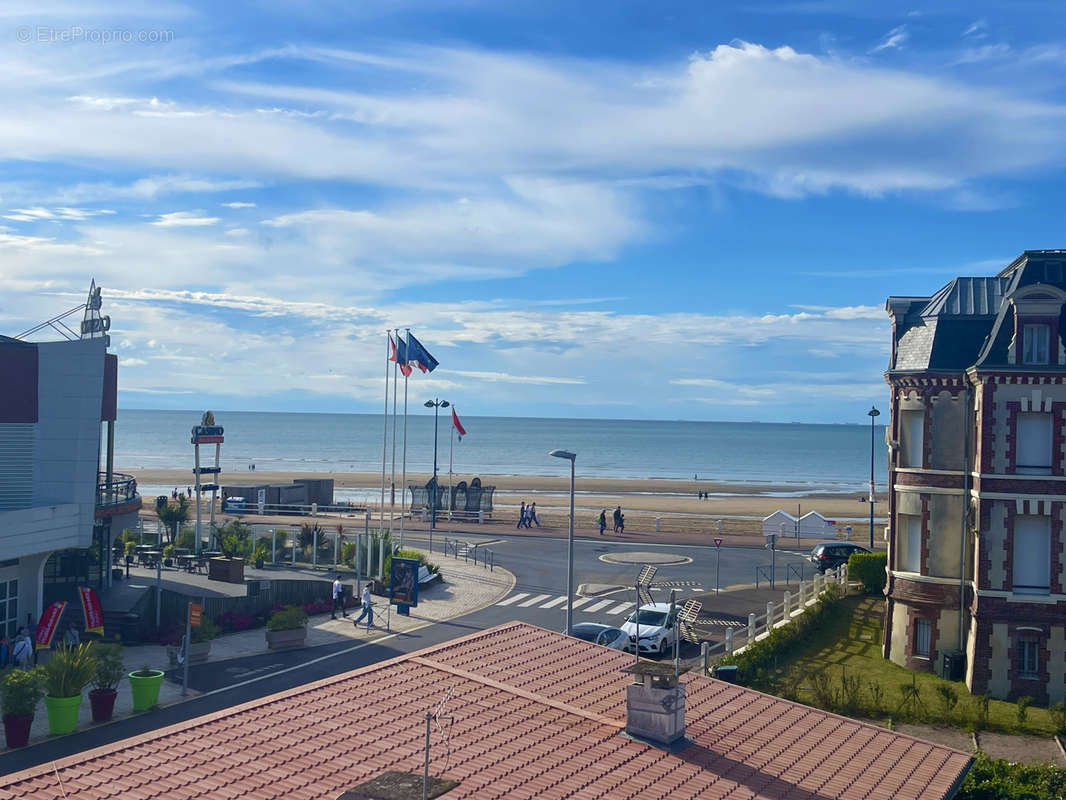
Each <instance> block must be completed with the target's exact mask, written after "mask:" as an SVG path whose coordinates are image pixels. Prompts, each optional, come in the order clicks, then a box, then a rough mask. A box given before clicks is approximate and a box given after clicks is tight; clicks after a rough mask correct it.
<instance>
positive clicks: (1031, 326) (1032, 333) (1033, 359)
mask: <svg viewBox="0 0 1066 800" xmlns="http://www.w3.org/2000/svg"><path fill="white" fill-rule="evenodd" d="M1050 355H1051V326H1050V325H1047V324H1044V323H1035V322H1034V323H1022V363H1023V364H1048V363H1050Z"/></svg>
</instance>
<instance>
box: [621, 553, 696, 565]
mask: <svg viewBox="0 0 1066 800" xmlns="http://www.w3.org/2000/svg"><path fill="white" fill-rule="evenodd" d="M600 561H605V562H607V563H608V564H654V565H656V566H664V565H670V564H691V563H692V559H691V558H689V557H688V556H679V555H674V554H673V553H645V552H639V553H632V552H631V553H605V554H604V555H602V556H600Z"/></svg>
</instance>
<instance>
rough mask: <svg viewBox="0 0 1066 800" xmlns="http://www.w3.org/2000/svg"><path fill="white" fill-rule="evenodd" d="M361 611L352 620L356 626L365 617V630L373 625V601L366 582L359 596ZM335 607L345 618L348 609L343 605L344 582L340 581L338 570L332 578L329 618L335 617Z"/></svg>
mask: <svg viewBox="0 0 1066 800" xmlns="http://www.w3.org/2000/svg"><path fill="white" fill-rule="evenodd" d="M361 605H362V611H361V612H360V613H359V616H358V617H356V618H355V620H354V621H353V622H352V624H353V625H355V626H356V627H357V628H358V627H359V623H360V622H362V621H363V619H364V618H365V619H366V627H367V630H369V629H370V628H372V627H373V626H374V601H373V599H372V598H371V596H370V584H369V583H368V584H366V585H365V586H364V587H363V596H362V598H361ZM337 609H340V612H341V615H342V616H343V617H344V618H345V619H347V618H348V609H347V608H345V607H344V584H343V583H341V575H340V573H339V572H338V573H337V576H336V577H335V578H334V579H333V611H332V613H331V614H330V619H336V618H337Z"/></svg>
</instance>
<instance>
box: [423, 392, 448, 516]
mask: <svg viewBox="0 0 1066 800" xmlns="http://www.w3.org/2000/svg"><path fill="white" fill-rule="evenodd" d="M450 405H451V403H449V402H448V401H447V400H438V399H437V398H433V399H432V400H427V401H426V402H425V406H426V408H432V409H433V480H432V484H433V502H432V503H431V504H430V511H429V529H430V530H433V529H434V528H436V527H437V412H438V409H441V408H447V407H448V406H450Z"/></svg>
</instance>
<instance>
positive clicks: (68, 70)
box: [0, 0, 1066, 423]
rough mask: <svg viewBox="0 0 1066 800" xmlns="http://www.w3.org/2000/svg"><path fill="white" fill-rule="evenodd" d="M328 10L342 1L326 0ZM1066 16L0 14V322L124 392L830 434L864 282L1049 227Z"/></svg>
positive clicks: (63, 7) (413, 6) (399, 10)
mask: <svg viewBox="0 0 1066 800" xmlns="http://www.w3.org/2000/svg"><path fill="white" fill-rule="evenodd" d="M350 6H355V8H352V7H350ZM1064 23H1066V6H1063V5H1062V4H1061V3H1026V2H1021V3H1019V2H1011V3H969V2H968V3H926V4H921V5H915V6H913V7H911V8H907V7H905V6H895V5H894V4H883V3H872V2H871V3H851V2H839V1H838V0H825V1H824V2H822V1H819V0H808V1H806V2H805V1H803V0H798V1H796V2H787V1H786V2H747V3H732V4H727V3H695V2H690V3H679V2H662V3H655V4H650V3H636V2H632V3H631V2H618V1H617V0H614V1H612V2H588V1H586V2H582V3H572V2H536V3H533V2H511V3H506V4H500V3H488V2H476V1H474V0H468V1H465V2H464V1H463V0H454V1H453V2H429V3H426V2H422V3H414V2H404V1H403V0H394V1H393V2H367V3H360V4H351V3H341V2H330V3H317V4H314V7H313V8H303V7H297V4H292V3H289V2H262V3H252V2H245V3H226V4H217V3H216V4H203V5H197V4H182V3H172V2H160V3H154V4H134V3H121V2H115V3H100V4H96V3H90V2H85V3H73V2H51V3H49V2H44V3H40V2H39V3H34V4H29V3H27V4H25V5H24V6H22V7H21V8H20V7H19V5H18V4H5V7H4V9H3V10H0V40H4V41H6V44H5V46H4V47H2V48H0V85H2V87H3V95H4V98H5V101H6V102H5V103H4V104H3V106H2V107H0V153H3V154H4V164H3V167H4V168H3V170H2V172H0V264H2V267H0V289H2V294H0V331H2V332H4V333H7V334H10V335H13V334H17V333H19V332H20V331H22V330H24V329H25V328H28V327H30V325H31V324H33V323H36V322H38V321H40V320H43V319H45V318H47V317H49V316H51V315H53V314H54V313H56V312H58V311H61V310H64V309H66V308H69V307H71V306H72V305H74V304H75V303H77V302H80V301H81V300H82V299H83V297H84V293H85V290H86V288H87V286H88V283H89V279H90V278H91V277H95V278H96V280H97V282H98V283H99V284H101V285H102V286H103V287H104V298H105V300H104V312H105V313H109V314H110V315H111V317H112V321H113V327H112V341H113V350H114V352H117V353H118V354H119V356H120V359H121V362H120V363H121V369H120V403H121V404H122V405H123V406H125V407H131V408H200V407H207V406H210V407H213V408H221V409H238V410H292V411H354V412H366V411H376V410H377V409H378V408H380V407H381V402H382V381H383V363H382V358H383V355H384V333H383V332H384V330H385V329H387V328H391V327H407V326H409V327H411V328H412V329H413V330H414V332H415V333H416V334H417V335H418V336H419V338H420V339H421V340H422V342H423V343H424V344H425V345H426V346H427V347H428V348H429V349H430V351H432V352H433V353H434V355H435V356H436V357H437V358H438V359H439V361H440V362H441V366H440V368H439V369H438V370H437V371H436V372H434V373H433V374H432V375H428V376H423V375H420V374H416V377H415V378H413V379H412V380H413V383H412V386H411V391H412V392H413V396H414V397H416V398H419V400H421V399H424V398H423V395H425V396H427V397H428V396H433V395H437V396H441V397H445V398H447V399H449V400H451V401H453V402H454V403H455V404H456V406H457V407H458V408H459V409H460V410H461V411H463V412H464V413H467V414H470V415H478V414H499V415H533V416H569V417H621V418H662V419H709V420H766V421H808V422H851V421H854V422H859V423H862V422H863V421H864V420H865V419H866V417H865V412H866V410H867V409H868V408H869V405H870V404H871V403H877V404H879V405H882V404H883V403H884V402H885V398H886V395H887V391H886V388H885V385H884V382H883V380H882V378H881V371H882V370H883V368H884V366H885V364H886V363H887V357H888V348H889V336H890V330H889V325H888V321H887V317H886V316H885V314H884V311H883V306H884V301H885V298H886V297H887V296H888V295H890V294H914V295H922V294H931V293H932V292H934V291H935V290H936V289H937V288H939V287H940V286H941V285H942V284H944V283H945V282H947V281H948V280H950V279H951V277H953V276H955V275H963V274H972V275H988V274H993V273H994V272H996V271H997V270H998V269H999V268H1001V267H1002V266H1003V265H1005V264H1006V263H1008V262H1009V261H1010V260H1011V259H1012V258H1013V257H1015V256H1016V255H1017V254H1018V253H1019V252H1021V251H1022V250H1025V249H1038V248H1050V247H1064V246H1066V239H1064V238H1063V209H1064V202H1063V199H1062V191H1061V187H1062V185H1063V178H1064V162H1066V91H1064V90H1066V69H1064V68H1066V25H1064Z"/></svg>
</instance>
